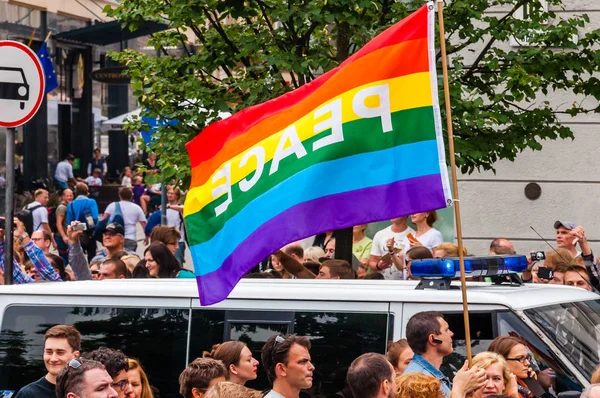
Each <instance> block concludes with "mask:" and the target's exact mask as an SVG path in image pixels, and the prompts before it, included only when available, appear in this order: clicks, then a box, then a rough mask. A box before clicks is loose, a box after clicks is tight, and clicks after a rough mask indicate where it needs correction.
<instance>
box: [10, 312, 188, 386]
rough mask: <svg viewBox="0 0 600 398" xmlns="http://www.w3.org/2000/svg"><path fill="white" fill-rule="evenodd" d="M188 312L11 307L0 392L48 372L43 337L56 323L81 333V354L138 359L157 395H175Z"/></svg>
mask: <svg viewBox="0 0 600 398" xmlns="http://www.w3.org/2000/svg"><path fill="white" fill-rule="evenodd" d="M189 311H190V310H189V309H165V308H108V307H50V306H13V307H9V308H8V309H7V310H6V312H5V313H4V317H3V321H2V329H1V331H0V390H18V389H20V388H21V387H23V386H25V385H27V384H29V383H31V382H32V381H35V380H37V379H39V378H40V377H42V376H43V375H45V374H46V370H45V367H44V363H43V359H42V356H43V348H44V333H45V332H46V330H47V329H48V328H50V327H51V326H54V325H57V324H68V325H73V326H74V327H75V328H77V330H79V331H80V332H81V337H82V351H83V352H85V351H91V350H94V349H96V348H98V347H100V346H107V347H110V348H116V349H120V350H122V351H123V352H124V353H125V354H126V355H127V356H130V357H132V358H136V359H139V360H140V361H141V363H142V366H143V367H144V369H145V370H146V372H147V373H148V377H149V379H150V384H151V385H153V386H155V387H156V388H158V389H159V390H160V392H161V397H178V396H179V395H178V391H179V386H178V377H179V374H180V372H181V371H182V370H183V368H184V367H185V365H186V363H185V361H186V343H187V331H188V323H189Z"/></svg>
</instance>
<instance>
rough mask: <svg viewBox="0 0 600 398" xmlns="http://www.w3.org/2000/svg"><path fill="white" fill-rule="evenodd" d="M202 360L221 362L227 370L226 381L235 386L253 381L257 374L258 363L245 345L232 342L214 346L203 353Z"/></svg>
mask: <svg viewBox="0 0 600 398" xmlns="http://www.w3.org/2000/svg"><path fill="white" fill-rule="evenodd" d="M202 357H203V358H212V359H216V360H219V361H221V362H223V364H224V365H225V368H226V369H227V375H226V379H227V381H230V382H232V383H235V384H240V385H242V386H243V385H244V384H246V382H247V381H249V380H254V379H256V377H257V374H258V365H259V362H258V361H257V360H256V359H254V357H253V356H252V351H250V349H249V348H248V346H247V345H246V343H243V342H241V341H237V340H232V341H226V342H224V343H222V344H215V345H214V346H213V347H212V350H211V352H206V351H205V352H204V353H203V354H202Z"/></svg>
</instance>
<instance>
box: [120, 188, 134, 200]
mask: <svg viewBox="0 0 600 398" xmlns="http://www.w3.org/2000/svg"><path fill="white" fill-rule="evenodd" d="M119 198H120V199H121V200H124V201H126V202H131V198H133V190H132V189H131V188H129V187H121V188H119Z"/></svg>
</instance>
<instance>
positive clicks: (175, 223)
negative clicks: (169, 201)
mask: <svg viewBox="0 0 600 398" xmlns="http://www.w3.org/2000/svg"><path fill="white" fill-rule="evenodd" d="M167 225H168V226H169V227H174V228H175V229H176V230H178V231H179V232H181V239H179V241H180V242H185V229H184V228H183V214H181V213H180V212H178V211H177V210H173V209H167Z"/></svg>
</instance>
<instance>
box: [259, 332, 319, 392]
mask: <svg viewBox="0 0 600 398" xmlns="http://www.w3.org/2000/svg"><path fill="white" fill-rule="evenodd" d="M309 349H310V340H308V338H306V337H304V336H296V335H286V336H280V335H276V336H271V337H269V338H268V339H267V342H266V343H265V345H264V346H263V348H262V353H261V358H262V362H263V366H264V368H265V371H266V372H267V377H268V378H269V382H271V383H273V389H272V390H271V392H269V393H268V394H267V395H265V398H298V397H299V396H300V391H301V390H306V389H308V388H310V387H311V386H312V382H313V371H314V370H315V367H314V366H313V364H312V363H311V358H310V353H309V352H308V350H309Z"/></svg>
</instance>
